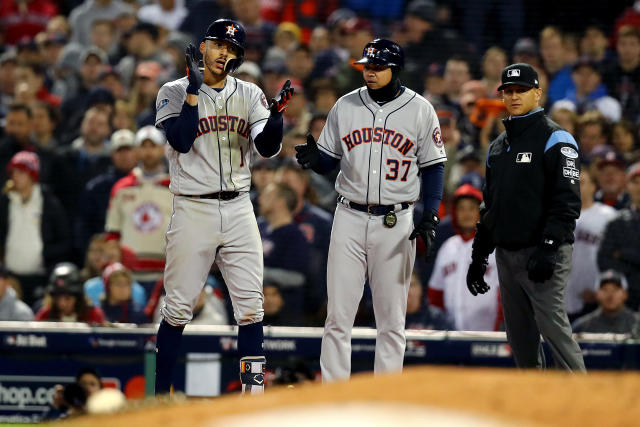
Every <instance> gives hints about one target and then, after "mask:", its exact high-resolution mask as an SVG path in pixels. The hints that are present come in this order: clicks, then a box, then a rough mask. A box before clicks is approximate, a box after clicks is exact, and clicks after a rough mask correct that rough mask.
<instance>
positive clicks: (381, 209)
mask: <svg viewBox="0 0 640 427" xmlns="http://www.w3.org/2000/svg"><path fill="white" fill-rule="evenodd" d="M348 204H349V205H348V206H349V207H350V208H351V209H355V210H357V211H360V212H366V213H368V214H369V215H386V214H388V213H389V212H393V211H394V210H395V209H396V205H361V204H360V203H354V202H348ZM399 205H401V206H402V209H401V210H404V209H408V208H409V206H411V203H406V202H405V203H399Z"/></svg>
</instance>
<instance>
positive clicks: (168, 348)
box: [156, 320, 184, 394]
mask: <svg viewBox="0 0 640 427" xmlns="http://www.w3.org/2000/svg"><path fill="white" fill-rule="evenodd" d="M182 331H184V326H171V325H170V324H168V323H167V322H165V321H164V320H163V321H162V322H161V323H160V328H159V329H158V338H157V341H156V394H166V393H169V391H170V390H171V384H172V383H173V369H174V367H175V365H176V360H177V359H178V353H179V352H180V343H181V342H182Z"/></svg>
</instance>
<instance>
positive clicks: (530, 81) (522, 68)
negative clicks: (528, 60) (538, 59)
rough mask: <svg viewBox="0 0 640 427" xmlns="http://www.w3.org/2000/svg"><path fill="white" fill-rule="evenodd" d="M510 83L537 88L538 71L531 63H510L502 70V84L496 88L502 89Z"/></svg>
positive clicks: (538, 83) (510, 84)
mask: <svg viewBox="0 0 640 427" xmlns="http://www.w3.org/2000/svg"><path fill="white" fill-rule="evenodd" d="M512 85H518V86H525V87H532V88H533V87H535V88H539V87H540V82H539V81H538V72H537V71H536V70H535V69H534V68H533V67H532V66H531V65H529V64H525V63H524V62H518V63H517V64H511V65H509V66H508V67H505V68H504V70H502V84H501V85H500V86H499V87H498V90H503V89H504V88H505V87H507V86H512Z"/></svg>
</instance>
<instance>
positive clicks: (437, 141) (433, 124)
mask: <svg viewBox="0 0 640 427" xmlns="http://www.w3.org/2000/svg"><path fill="white" fill-rule="evenodd" d="M418 102H419V101H418ZM418 123H419V124H420V126H421V129H420V131H419V132H418V141H417V145H418V147H417V157H418V165H419V166H420V167H421V168H422V167H425V166H431V165H434V164H436V163H440V162H444V161H446V160H447V155H446V153H445V151H444V141H443V139H442V133H441V131H440V122H439V121H438V116H437V115H436V111H435V109H434V108H433V106H432V105H431V104H430V103H429V102H428V101H426V100H425V101H424V103H421V105H420V112H419V120H418Z"/></svg>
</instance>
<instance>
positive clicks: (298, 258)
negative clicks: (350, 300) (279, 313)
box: [259, 183, 310, 324]
mask: <svg viewBox="0 0 640 427" xmlns="http://www.w3.org/2000/svg"><path fill="white" fill-rule="evenodd" d="M297 203H298V197H297V195H296V193H295V192H294V191H293V190H292V189H291V188H290V187H289V186H288V185H286V184H280V183H272V184H269V185H268V186H267V188H265V190H264V192H263V193H262V194H261V195H260V198H259V205H260V214H261V215H262V217H263V218H264V219H265V221H262V222H261V224H260V235H261V237H262V247H263V251H264V282H265V283H276V284H277V285H279V286H280V287H281V289H282V296H283V298H284V300H285V305H286V306H287V311H288V314H289V315H290V316H291V317H292V318H295V319H296V320H297V321H299V324H301V323H302V316H303V315H304V313H305V311H304V308H305V307H306V305H307V304H306V303H305V300H306V298H305V297H306V296H307V295H308V294H309V293H310V292H309V287H310V283H309V277H308V275H309V265H308V261H309V260H310V253H309V252H310V245H309V243H308V241H307V239H306V238H305V236H304V235H303V234H302V232H301V231H300V229H299V228H298V226H297V225H296V224H294V223H293V211H294V209H295V208H296V206H297Z"/></svg>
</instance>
